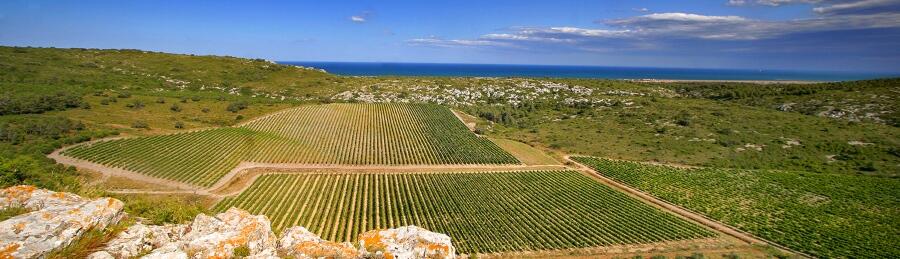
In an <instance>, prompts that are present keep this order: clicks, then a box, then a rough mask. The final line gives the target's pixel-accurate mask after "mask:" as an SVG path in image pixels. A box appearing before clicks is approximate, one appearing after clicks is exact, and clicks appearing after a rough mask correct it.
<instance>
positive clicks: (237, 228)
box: [182, 208, 276, 258]
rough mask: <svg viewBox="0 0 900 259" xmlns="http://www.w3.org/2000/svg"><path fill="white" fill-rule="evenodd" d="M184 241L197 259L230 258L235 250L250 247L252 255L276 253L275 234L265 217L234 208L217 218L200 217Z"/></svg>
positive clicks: (196, 219)
mask: <svg viewBox="0 0 900 259" xmlns="http://www.w3.org/2000/svg"><path fill="white" fill-rule="evenodd" d="M182 240H185V241H187V242H188V243H187V249H188V250H190V251H195V252H196V255H195V257H202V258H207V257H228V256H231V255H232V253H233V251H234V248H237V247H241V246H246V247H247V248H249V250H250V255H256V254H260V253H262V252H263V251H266V250H274V248H275V242H276V239H275V233H272V228H271V225H270V223H269V219H268V218H266V216H264V215H251V214H250V213H248V212H246V211H243V210H240V209H236V208H231V209H229V210H228V211H226V212H223V213H219V214H218V215H216V217H215V218H213V217H209V216H206V215H204V214H200V215H198V216H197V218H195V219H194V222H193V223H191V231H190V232H188V233H187V234H185V236H184V238H182Z"/></svg>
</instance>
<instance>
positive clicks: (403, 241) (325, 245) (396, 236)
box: [0, 186, 455, 259]
mask: <svg viewBox="0 0 900 259" xmlns="http://www.w3.org/2000/svg"><path fill="white" fill-rule="evenodd" d="M11 207H17V208H25V209H27V210H28V211H30V212H28V213H25V214H22V215H18V216H15V217H13V218H10V219H8V220H6V221H3V222H0V258H37V257H42V256H45V255H47V254H48V253H50V252H51V251H53V250H56V249H59V248H62V247H64V246H66V245H69V244H71V243H72V242H73V241H75V240H77V239H78V238H79V237H80V236H81V235H82V234H84V232H86V231H87V230H89V229H92V228H95V229H103V228H106V227H107V226H109V225H112V224H116V223H118V222H119V221H120V220H121V219H122V218H123V217H124V216H125V213H124V212H123V211H122V209H123V204H122V202H121V201H119V200H116V199H112V198H101V199H96V200H88V199H84V198H82V197H79V196H77V195H73V194H68V193H62V192H53V191H47V190H42V189H37V188H34V187H32V186H15V187H10V188H6V189H3V190H2V191H0V209H6V208H11ZM134 257H141V258H184V259H187V258H233V257H244V258H255V259H263V258H279V257H291V258H453V257H455V250H454V248H453V245H452V244H451V242H450V237H448V236H447V235H443V234H439V233H434V232H430V231H428V230H425V229H422V228H419V227H415V226H408V227H401V228H395V229H386V230H373V231H369V232H366V233H363V234H361V235H360V236H359V247H355V246H354V245H353V244H351V243H349V242H345V243H337V242H332V241H328V240H324V239H322V238H320V237H319V236H318V235H316V234H313V233H312V232H310V231H308V230H307V229H306V228H304V227H299V226H298V227H292V228H289V229H287V230H285V231H284V232H282V234H281V237H280V238H277V237H276V236H275V234H274V233H273V232H272V230H271V226H270V222H269V219H268V218H266V216H263V215H252V214H250V213H248V212H246V211H243V210H240V209H236V208H231V209H229V210H228V211H226V212H223V213H219V214H217V215H215V216H214V217H213V216H207V215H205V214H200V215H198V216H197V217H196V218H194V221H192V222H191V223H189V224H179V225H164V226H155V225H145V224H142V223H136V224H134V225H132V226H130V227H128V228H127V229H126V230H124V231H122V232H120V233H118V234H117V235H116V236H115V237H114V238H113V239H112V240H110V241H109V242H107V243H106V244H105V246H104V247H103V249H102V251H98V252H95V253H93V254H91V255H90V256H88V258H90V259H114V258H134Z"/></svg>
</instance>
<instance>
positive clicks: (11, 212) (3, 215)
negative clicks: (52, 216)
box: [0, 207, 31, 221]
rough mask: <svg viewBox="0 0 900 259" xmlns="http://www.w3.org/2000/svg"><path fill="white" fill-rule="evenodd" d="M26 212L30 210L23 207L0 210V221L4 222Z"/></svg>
mask: <svg viewBox="0 0 900 259" xmlns="http://www.w3.org/2000/svg"><path fill="white" fill-rule="evenodd" d="M28 212H31V210H29V209H26V208H23V207H7V208H4V209H0V221H4V220H7V219H10V218H12V217H15V216H19V215H22V214H25V213H28Z"/></svg>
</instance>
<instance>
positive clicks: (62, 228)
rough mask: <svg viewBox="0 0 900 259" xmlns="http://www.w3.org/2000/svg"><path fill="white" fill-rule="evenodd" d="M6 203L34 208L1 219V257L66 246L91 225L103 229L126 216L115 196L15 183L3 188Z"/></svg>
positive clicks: (30, 255)
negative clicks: (89, 197) (82, 194)
mask: <svg viewBox="0 0 900 259" xmlns="http://www.w3.org/2000/svg"><path fill="white" fill-rule="evenodd" d="M0 195H3V198H4V200H3V202H4V204H3V206H5V207H9V206H20V207H25V208H28V209H36V210H35V211H32V212H29V213H25V214H22V215H18V216H15V217H12V218H10V219H7V220H5V221H3V222H0V258H7V257H14V258H35V257H42V256H45V255H46V254H47V253H49V252H51V251H53V250H56V249H59V248H62V247H65V246H67V245H69V244H70V243H72V242H73V241H75V240H76V239H78V238H79V237H81V235H82V234H84V233H85V232H86V231H88V230H89V229H92V228H96V229H104V228H106V227H107V226H109V225H111V224H115V223H118V222H119V220H121V219H122V217H123V216H124V215H125V213H123V212H122V208H123V207H124V204H123V203H122V202H121V201H119V200H116V199H113V198H100V199H96V200H85V199H83V198H81V197H79V196H77V195H74V194H68V193H57V192H52V191H47V190H41V189H36V188H34V187H32V186H14V187H10V188H6V189H4V190H2V191H0Z"/></svg>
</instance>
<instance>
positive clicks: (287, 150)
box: [62, 104, 518, 187]
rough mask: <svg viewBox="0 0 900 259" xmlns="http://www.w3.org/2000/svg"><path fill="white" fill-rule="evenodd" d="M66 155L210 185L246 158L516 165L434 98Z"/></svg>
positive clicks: (337, 107) (303, 112)
mask: <svg viewBox="0 0 900 259" xmlns="http://www.w3.org/2000/svg"><path fill="white" fill-rule="evenodd" d="M62 154H63V155H66V156H70V157H74V158H79V159H84V160H88V161H92V162H96V163H100V164H103V165H106V166H109V167H114V168H122V169H126V170H130V171H134V172H138V173H143V174H147V175H150V176H155V177H160V178H165V179H171V180H175V181H181V182H185V183H190V184H194V185H198V186H204V187H208V186H211V185H212V184H214V183H215V182H216V181H218V180H219V179H220V178H221V177H222V176H224V175H225V174H226V173H227V172H228V171H229V170H231V169H232V168H234V167H235V166H237V165H238V164H239V163H240V162H241V161H251V162H262V163H302V164H354V165H361V164H365V165H401V164H515V163H518V160H516V159H515V157H513V156H512V155H511V154H509V153H507V152H506V151H504V150H503V149H501V148H500V147H498V146H497V145H495V144H494V143H493V142H491V141H490V140H488V139H486V138H483V137H479V136H477V135H475V134H473V133H472V132H469V131H468V129H467V128H466V127H465V125H463V124H462V122H460V121H459V120H458V119H457V118H456V117H455V116H454V115H453V113H452V112H451V111H450V110H449V109H447V108H445V107H442V106H437V105H427V104H330V105H312V106H302V107H298V108H294V109H290V110H287V111H282V112H279V113H276V114H272V115H270V116H266V117H263V118H261V119H259V120H255V121H251V122H249V123H247V124H245V125H242V126H239V127H227V128H219V129H211V130H204V131H197V132H189V133H181V134H171V135H162V136H151V137H141V138H128V139H119V140H111V141H104V142H100V143H94V144H90V145H81V146H76V147H73V148H71V149H68V150H66V151H64V152H63V153H62Z"/></svg>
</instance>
